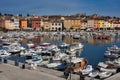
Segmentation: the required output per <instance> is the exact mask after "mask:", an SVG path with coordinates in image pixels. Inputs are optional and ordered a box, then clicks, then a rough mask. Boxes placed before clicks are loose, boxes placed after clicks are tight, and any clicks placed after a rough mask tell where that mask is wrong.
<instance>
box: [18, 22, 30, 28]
mask: <svg viewBox="0 0 120 80" xmlns="http://www.w3.org/2000/svg"><path fill="white" fill-rule="evenodd" d="M27 26H28V23H27V20H20V28H21V29H27Z"/></svg>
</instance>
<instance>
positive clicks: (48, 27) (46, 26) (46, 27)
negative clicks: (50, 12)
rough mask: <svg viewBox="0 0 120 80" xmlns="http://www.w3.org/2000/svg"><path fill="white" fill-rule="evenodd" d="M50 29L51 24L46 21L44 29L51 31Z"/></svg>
mask: <svg viewBox="0 0 120 80" xmlns="http://www.w3.org/2000/svg"><path fill="white" fill-rule="evenodd" d="M50 28H51V23H50V22H49V21H44V22H43V29H44V30H50Z"/></svg>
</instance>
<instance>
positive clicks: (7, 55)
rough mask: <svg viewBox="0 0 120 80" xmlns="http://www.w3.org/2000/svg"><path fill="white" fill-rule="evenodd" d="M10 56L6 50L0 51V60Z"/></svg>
mask: <svg viewBox="0 0 120 80" xmlns="http://www.w3.org/2000/svg"><path fill="white" fill-rule="evenodd" d="M10 55H11V54H10V53H9V52H7V51H6V50H0V57H1V58H5V57H9V56H10Z"/></svg>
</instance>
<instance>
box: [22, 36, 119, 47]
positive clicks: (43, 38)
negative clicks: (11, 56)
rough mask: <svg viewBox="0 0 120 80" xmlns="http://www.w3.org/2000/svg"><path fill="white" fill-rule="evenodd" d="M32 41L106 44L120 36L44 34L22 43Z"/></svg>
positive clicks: (24, 40)
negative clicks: (102, 37) (100, 38)
mask: <svg viewBox="0 0 120 80" xmlns="http://www.w3.org/2000/svg"><path fill="white" fill-rule="evenodd" d="M30 41H32V42H33V43H41V42H45V41H46V42H53V43H54V42H65V43H68V44H72V43H79V42H81V43H86V42H87V43H88V44H93V45H95V44H98V45H105V44H110V43H112V42H116V41H117V42H118V41H120V38H115V37H111V38H110V39H109V40H99V39H93V38H92V37H85V36H81V37H80V39H74V38H73V37H70V36H48V35H44V36H38V37H34V38H33V39H27V38H26V39H23V40H22V43H28V42H30Z"/></svg>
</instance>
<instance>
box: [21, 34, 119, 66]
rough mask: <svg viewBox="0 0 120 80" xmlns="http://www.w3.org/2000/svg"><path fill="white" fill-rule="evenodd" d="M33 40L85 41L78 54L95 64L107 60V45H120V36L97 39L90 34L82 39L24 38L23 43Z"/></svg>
mask: <svg viewBox="0 0 120 80" xmlns="http://www.w3.org/2000/svg"><path fill="white" fill-rule="evenodd" d="M31 41H32V42H33V43H35V44H40V43H42V42H50V43H53V44H56V45H59V44H61V43H63V42H65V43H69V44H72V43H79V42H81V43H83V44H84V48H83V50H82V51H78V53H77V54H76V55H77V56H80V57H84V58H86V59H87V60H88V62H89V64H91V65H93V67H94V68H95V66H96V65H97V64H98V62H101V61H105V60H106V59H105V58H104V53H105V50H106V49H107V47H110V46H112V45H113V44H115V45H117V46H118V47H120V37H111V38H110V39H109V40H97V39H93V38H92V37H88V36H81V37H80V39H73V38H72V37H70V36H48V35H44V36H39V37H35V38H33V39H29V40H28V39H23V40H22V43H28V42H31Z"/></svg>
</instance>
